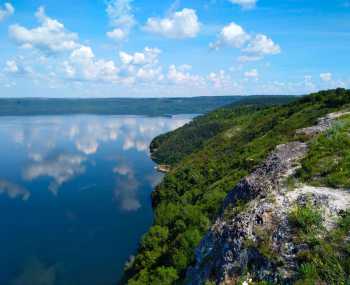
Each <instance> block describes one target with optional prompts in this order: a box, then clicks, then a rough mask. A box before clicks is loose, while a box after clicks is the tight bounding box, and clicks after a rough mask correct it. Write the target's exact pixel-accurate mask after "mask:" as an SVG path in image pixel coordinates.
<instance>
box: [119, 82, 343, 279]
mask: <svg viewBox="0 0 350 285" xmlns="http://www.w3.org/2000/svg"><path fill="white" fill-rule="evenodd" d="M349 109H350V91H349V90H345V89H336V90H328V91H322V92H318V93H315V94H311V95H308V96H304V97H302V98H300V99H299V100H298V101H295V102H291V103H289V104H285V105H279V104H273V105H268V104H267V105H264V104H252V102H250V103H249V104H246V105H239V106H235V105H231V106H227V107H224V108H220V109H218V110H215V111H213V112H211V113H209V114H207V115H204V116H200V117H198V118H196V119H195V120H194V121H193V122H191V123H189V124H188V125H186V126H184V127H182V128H180V129H177V130H175V131H174V132H171V133H168V134H164V135H161V136H160V137H158V138H156V139H155V140H154V141H153V142H152V145H151V149H152V158H153V159H154V160H155V161H156V162H157V163H158V164H167V165H170V166H171V169H170V172H169V173H167V174H166V175H165V177H164V179H163V181H162V182H161V183H160V184H159V185H158V186H157V187H156V189H155V190H154V192H153V193H152V202H153V206H154V225H153V226H152V227H151V228H150V230H149V231H148V232H147V233H146V234H145V235H144V236H143V238H142V239H141V241H140V246H139V249H138V252H137V255H136V256H135V258H134V259H133V261H132V262H131V263H129V264H128V267H127V268H126V271H125V279H124V280H123V283H128V284H131V285H136V284H162V285H163V284H164V285H166V284H205V285H208V284H347V283H346V282H349V276H350V245H349V241H350V234H349V233H350V213H349V211H348V205H349V192H348V190H346V189H350V136H349V133H350V116H349V114H348V113H347V110H349Z"/></svg>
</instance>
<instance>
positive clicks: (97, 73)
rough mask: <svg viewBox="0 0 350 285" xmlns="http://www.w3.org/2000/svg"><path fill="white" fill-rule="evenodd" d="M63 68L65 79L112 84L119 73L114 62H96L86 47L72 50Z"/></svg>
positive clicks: (89, 49) (90, 50) (89, 48)
mask: <svg viewBox="0 0 350 285" xmlns="http://www.w3.org/2000/svg"><path fill="white" fill-rule="evenodd" d="M63 68H64V71H65V73H66V76H67V77H69V78H75V79H80V80H88V81H105V82H114V81H116V80H117V79H118V72H119V69H118V68H117V66H116V64H115V63H114V61H112V60H109V61H107V60H97V59H96V58H95V55H94V53H93V51H92V49H91V47H88V46H80V47H79V48H77V49H75V50H73V51H72V52H71V54H70V57H69V60H68V61H65V62H64V63H63Z"/></svg>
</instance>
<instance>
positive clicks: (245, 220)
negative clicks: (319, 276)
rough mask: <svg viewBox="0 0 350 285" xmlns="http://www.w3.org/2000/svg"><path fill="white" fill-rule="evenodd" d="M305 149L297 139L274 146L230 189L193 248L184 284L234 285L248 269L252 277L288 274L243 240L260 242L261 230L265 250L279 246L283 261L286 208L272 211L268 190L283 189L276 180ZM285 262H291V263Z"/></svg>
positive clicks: (286, 173) (286, 247) (273, 204)
mask: <svg viewBox="0 0 350 285" xmlns="http://www.w3.org/2000/svg"><path fill="white" fill-rule="evenodd" d="M306 150H307V146H306V144H304V143H300V142H292V143H289V144H285V145H280V146H278V147H277V148H276V150H275V151H274V152H273V153H272V154H271V155H270V156H269V157H268V158H267V159H266V161H265V162H264V163H263V164H262V165H261V166H260V167H259V168H257V169H256V171H254V172H253V173H252V174H251V175H249V176H247V177H246V178H244V179H243V180H242V181H241V182H239V183H238V185H237V186H236V187H235V188H234V189H233V190H232V191H231V192H230V194H229V195H228V196H227V198H226V199H225V202H224V209H223V213H222V215H221V217H220V218H219V219H218V220H217V221H216V222H215V224H214V225H213V227H212V228H211V230H210V231H209V232H208V234H207V235H206V236H205V238H204V239H203V240H202V242H201V244H200V246H199V247H198V249H197V251H196V265H195V266H194V267H193V268H190V269H189V270H188V274H187V284H204V283H205V280H208V279H214V280H215V281H216V282H217V283H223V284H235V280H237V279H238V278H239V277H240V276H242V275H243V274H244V272H246V271H247V270H248V269H250V271H251V272H254V275H256V276H253V277H257V278H259V279H264V280H271V281H277V279H278V278H279V275H280V274H282V275H284V278H287V277H288V276H289V275H291V274H290V273H289V272H278V270H277V265H276V264H275V263H274V262H273V261H271V260H269V258H266V257H265V256H263V255H262V254H261V253H260V252H259V250H257V248H256V247H249V246H248V244H250V243H251V242H253V243H260V242H261V243H263V242H265V241H263V240H262V235H264V236H265V235H266V236H265V237H266V238H269V237H270V238H271V239H273V240H274V244H273V249H271V250H274V251H277V252H278V251H279V252H280V253H281V255H282V256H283V257H282V258H283V259H284V261H285V263H291V262H290V261H289V259H290V258H289V257H290V255H291V251H293V248H292V247H290V246H289V245H288V242H289V239H290V237H289V235H288V232H287V228H288V226H287V225H286V223H287V222H286V220H287V213H285V211H284V209H285V208H284V207H283V206H282V207H280V208H279V209H278V210H277V208H276V199H275V198H276V197H273V196H272V193H279V192H280V191H283V190H282V188H283V183H282V182H283V181H284V180H285V178H286V177H288V176H289V175H291V174H292V173H293V172H294V170H295V169H296V167H297V161H298V160H300V159H301V158H302V157H303V156H304V155H305V153H306ZM281 203H282V204H283V202H282V200H281ZM237 211H238V212H237ZM227 213H233V214H232V217H227V215H226V214H227ZM288 267H291V268H293V267H294V265H293V264H292V263H291V264H290V265H289V266H288ZM284 271H287V270H286V269H285V270H284Z"/></svg>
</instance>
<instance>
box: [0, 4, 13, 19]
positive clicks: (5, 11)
mask: <svg viewBox="0 0 350 285" xmlns="http://www.w3.org/2000/svg"><path fill="white" fill-rule="evenodd" d="M14 13H15V8H14V7H13V6H12V5H11V3H5V4H4V7H3V8H0V22H1V21H3V20H5V19H6V18H7V17H10V16H11V15H13V14H14Z"/></svg>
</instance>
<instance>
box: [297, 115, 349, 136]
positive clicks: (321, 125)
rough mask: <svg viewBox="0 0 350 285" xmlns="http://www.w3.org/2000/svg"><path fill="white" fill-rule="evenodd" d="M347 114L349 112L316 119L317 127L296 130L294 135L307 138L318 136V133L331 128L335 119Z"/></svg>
mask: <svg viewBox="0 0 350 285" xmlns="http://www.w3.org/2000/svg"><path fill="white" fill-rule="evenodd" d="M349 114H350V112H336V113H330V114H328V115H327V116H325V117H322V118H320V119H318V121H317V125H315V126H312V127H308V128H304V129H300V130H297V132H296V133H297V135H305V136H308V137H311V136H315V135H318V134H320V133H323V132H325V131H326V130H328V129H329V128H331V127H332V124H333V122H334V120H335V119H338V118H340V117H342V116H345V115H349Z"/></svg>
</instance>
